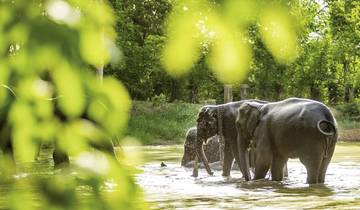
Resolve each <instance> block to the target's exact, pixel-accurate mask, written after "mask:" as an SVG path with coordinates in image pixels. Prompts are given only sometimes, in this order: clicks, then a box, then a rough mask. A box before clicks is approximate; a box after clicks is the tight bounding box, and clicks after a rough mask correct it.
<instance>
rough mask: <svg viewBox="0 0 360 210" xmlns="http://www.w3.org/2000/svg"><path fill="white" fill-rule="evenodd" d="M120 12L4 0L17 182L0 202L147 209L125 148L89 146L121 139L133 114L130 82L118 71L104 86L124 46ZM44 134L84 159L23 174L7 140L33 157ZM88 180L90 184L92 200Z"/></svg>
mask: <svg viewBox="0 0 360 210" xmlns="http://www.w3.org/2000/svg"><path fill="white" fill-rule="evenodd" d="M114 20H115V19H114V13H113V12H112V9H111V7H109V6H108V5H107V4H105V1H104V2H103V1H101V0H90V1H89V0H69V1H62V0H36V1H27V0H19V1H18V0H16V1H11V0H5V1H1V2H0V37H1V38H0V84H1V87H0V116H1V119H0V129H1V130H0V136H1V139H0V145H1V148H2V149H4V155H3V156H4V158H2V159H1V166H0V168H1V171H0V179H1V182H7V183H8V185H10V192H9V203H8V206H6V207H1V208H7V209H22V210H23V209H145V208H146V205H145V204H144V201H143V195H142V191H141V190H140V188H139V187H138V186H137V185H136V184H135V181H134V177H133V176H134V174H133V172H134V170H133V169H131V167H130V166H129V165H128V164H127V163H125V162H124V161H123V160H122V158H121V154H119V155H118V156H119V160H116V158H115V157H114V156H111V155H109V154H107V153H103V152H97V153H94V152H90V151H92V150H93V149H92V145H94V144H100V145H101V144H102V143H101V142H105V141H106V142H107V144H109V141H111V138H113V137H121V136H122V133H123V129H124V128H125V126H126V124H127V121H128V118H129V116H128V115H129V110H130V107H131V101H130V97H129V95H128V93H127V90H126V88H125V87H124V86H123V85H122V84H121V83H119V82H118V81H117V80H115V79H113V78H110V77H109V78H105V79H104V80H103V83H102V84H101V83H100V81H99V80H97V79H96V77H95V75H94V69H95V68H96V67H99V66H101V65H103V64H106V63H108V62H109V61H112V60H117V59H118V56H119V54H120V53H119V52H120V51H119V50H118V49H117V47H116V44H115V43H114V38H115V31H114V30H113V24H114ZM10 141H11V142H10ZM42 142H45V143H47V142H55V144H56V145H59V147H60V149H61V150H62V151H63V152H66V153H67V154H70V155H71V156H72V158H74V159H75V161H74V164H73V168H72V169H71V171H72V173H71V174H70V173H68V172H65V173H58V172H56V173H55V174H54V175H52V176H50V177H42V176H30V178H23V177H18V178H16V179H14V178H13V177H12V174H13V173H14V171H15V169H14V167H15V165H14V164H12V161H11V159H12V157H11V152H10V153H7V152H6V151H7V150H6V149H7V148H8V145H10V143H11V144H12V147H13V150H14V153H15V159H16V161H18V162H19V161H20V162H24V161H33V160H34V157H35V155H36V150H37V148H38V147H39V145H40V144H41V143H42ZM104 144H105V143H104ZM119 153H121V151H119ZM18 173H19V172H18ZM109 186H110V187H109ZM79 187H82V188H84V187H85V188H88V189H89V193H90V195H91V199H89V202H83V199H84V198H83V197H84V195H83V194H81V193H79V191H78V188H79ZM19 188H20V189H25V190H19ZM34 196H37V197H40V198H39V199H37V200H34V199H33V197H34Z"/></svg>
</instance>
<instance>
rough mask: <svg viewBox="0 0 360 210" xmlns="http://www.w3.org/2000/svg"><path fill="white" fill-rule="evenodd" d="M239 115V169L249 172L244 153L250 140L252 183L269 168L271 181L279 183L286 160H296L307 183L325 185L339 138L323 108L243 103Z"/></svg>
mask: <svg viewBox="0 0 360 210" xmlns="http://www.w3.org/2000/svg"><path fill="white" fill-rule="evenodd" d="M238 112H239V114H238V117H237V120H236V127H237V131H238V143H239V144H238V146H239V149H238V150H239V152H240V153H239V154H240V160H241V164H240V168H242V169H243V170H244V171H249V167H248V165H247V164H246V161H244V160H245V159H246V158H247V157H246V156H245V155H244V151H245V150H247V148H248V147H249V140H250V139H253V140H254V141H255V142H256V154H257V155H256V161H255V163H256V164H255V177H254V179H262V178H264V177H265V175H266V173H267V171H268V170H269V168H270V167H271V174H272V180H274V181H281V180H282V179H283V168H284V165H285V164H286V163H287V161H288V159H289V158H299V159H300V161H301V163H302V164H304V165H305V167H306V170H307V183H309V184H316V183H324V181H325V174H326V170H327V167H328V165H329V163H330V160H331V157H332V155H333V152H334V149H335V144H336V141H337V135H338V132H337V128H336V121H335V119H334V117H333V115H332V113H331V112H330V110H329V109H328V108H327V107H326V106H325V105H324V104H322V103H320V102H317V101H313V100H308V99H301V98H289V99H286V100H283V101H279V102H272V103H267V104H260V103H256V102H247V103H243V104H242V105H241V106H240V107H239V108H238ZM258 154H259V155H258ZM245 173H246V172H245Z"/></svg>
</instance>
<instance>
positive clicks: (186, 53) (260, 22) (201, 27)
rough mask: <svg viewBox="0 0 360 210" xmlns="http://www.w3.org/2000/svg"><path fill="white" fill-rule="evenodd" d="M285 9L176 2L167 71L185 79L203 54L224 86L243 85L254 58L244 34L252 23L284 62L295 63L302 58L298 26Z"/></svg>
mask: <svg viewBox="0 0 360 210" xmlns="http://www.w3.org/2000/svg"><path fill="white" fill-rule="evenodd" d="M195 2H196V3H195ZM200 5H201V6H200ZM267 5H275V6H272V7H270V6H267ZM280 5H281V4H280V3H275V1H270V2H269V3H268V4H267V3H265V2H262V1H260V0H259V1H257V0H254V1H250V0H243V1H230V0H228V1H224V2H222V3H219V4H216V3H210V2H209V1H191V0H188V1H185V0H184V1H179V2H176V4H175V6H174V8H175V9H174V10H173V11H172V13H171V15H170V17H169V18H168V22H169V23H168V31H167V34H168V40H167V43H166V45H165V49H164V51H163V54H162V56H163V57H162V58H163V61H162V63H163V66H164V67H165V70H166V71H167V72H168V73H169V74H170V75H172V76H176V77H178V76H181V75H183V74H184V73H187V72H188V71H189V70H190V69H191V68H192V67H193V65H194V64H195V63H196V62H197V61H198V59H199V57H200V55H202V54H203V55H205V56H207V59H208V65H209V67H210V68H211V69H212V70H213V72H214V73H215V74H216V76H217V78H218V80H219V81H220V82H222V83H225V84H227V83H231V84H233V83H238V82H241V81H242V80H244V79H246V76H247V73H248V69H249V67H250V62H251V60H252V55H251V54H252V52H251V48H252V46H250V45H249V44H250V43H249V41H248V38H247V34H246V33H245V32H246V29H247V27H248V26H250V25H257V27H259V28H260V31H261V35H262V37H263V41H264V43H265V45H266V47H267V48H268V49H269V51H270V52H271V53H272V54H273V55H274V57H275V58H276V59H277V60H278V61H279V62H282V63H284V62H291V61H293V60H294V59H295V58H296V56H297V51H296V48H297V36H296V34H295V32H294V28H295V27H292V24H293V23H292V22H291V20H292V18H291V16H290V15H289V13H288V12H287V11H286V10H285V9H284V8H283V7H281V6H280ZM179 14H181V15H179ZM195 26H197V27H195Z"/></svg>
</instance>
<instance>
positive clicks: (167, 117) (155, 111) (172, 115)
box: [127, 101, 201, 145]
mask: <svg viewBox="0 0 360 210" xmlns="http://www.w3.org/2000/svg"><path fill="white" fill-rule="evenodd" d="M200 106H201V105H200V104H190V103H158V102H144V101H135V102H134V104H133V109H132V111H131V117H130V121H129V127H128V130H127V135H131V136H134V137H136V138H137V139H139V140H140V141H141V143H142V144H145V145H149V144H151V145H154V144H180V143H182V142H183V140H184V136H185V132H186V131H187V129H188V128H190V127H192V126H195V125H196V116H197V112H198V110H199V108H200Z"/></svg>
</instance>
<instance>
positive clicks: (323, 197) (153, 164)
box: [137, 143, 360, 209]
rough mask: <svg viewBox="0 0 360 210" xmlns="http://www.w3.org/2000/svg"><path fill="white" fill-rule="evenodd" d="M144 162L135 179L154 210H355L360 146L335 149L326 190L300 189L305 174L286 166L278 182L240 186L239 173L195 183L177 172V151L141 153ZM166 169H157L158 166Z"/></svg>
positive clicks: (359, 199) (187, 172) (359, 201)
mask: <svg viewBox="0 0 360 210" xmlns="http://www.w3.org/2000/svg"><path fill="white" fill-rule="evenodd" d="M143 151H144V152H145V160H146V163H144V164H143V165H142V166H141V167H140V168H141V169H142V170H143V173H141V174H139V175H138V177H137V181H138V183H139V184H140V185H141V186H142V187H143V189H144V191H145V194H146V199H147V200H148V201H149V202H150V203H151V206H152V208H154V209H248V208H250V209H314V208H316V209H329V208H331V209H360V143H338V145H337V147H336V151H335V154H334V157H333V160H332V162H331V163H330V165H329V168H328V171H327V176H326V184H325V185H315V186H309V185H307V184H305V181H306V170H305V168H304V166H303V165H302V164H301V163H300V162H299V161H298V160H290V161H289V162H288V168H289V178H288V179H286V180H284V181H282V182H272V181H269V180H259V181H251V182H244V180H243V179H242V178H241V173H240V172H239V171H232V172H231V178H223V177H222V176H221V171H215V175H214V176H208V175H207V174H206V172H205V170H204V169H200V171H199V177H198V178H194V177H191V174H192V170H191V169H186V168H183V167H181V166H180V159H181V155H182V147H181V146H152V147H143ZM162 161H163V162H165V163H166V164H167V167H163V168H162V167H160V163H161V162H162Z"/></svg>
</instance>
